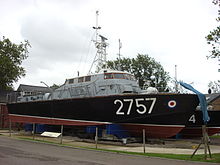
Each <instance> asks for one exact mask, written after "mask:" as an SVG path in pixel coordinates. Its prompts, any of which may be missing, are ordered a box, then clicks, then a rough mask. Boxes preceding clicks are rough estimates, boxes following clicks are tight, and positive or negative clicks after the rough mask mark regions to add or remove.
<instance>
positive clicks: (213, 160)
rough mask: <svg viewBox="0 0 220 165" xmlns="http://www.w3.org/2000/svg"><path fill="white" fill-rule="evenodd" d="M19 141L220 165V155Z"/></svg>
mask: <svg viewBox="0 0 220 165" xmlns="http://www.w3.org/2000/svg"><path fill="white" fill-rule="evenodd" d="M18 139H22V140H30V141H38V142H42V143H49V144H55V145H62V146H68V147H76V148H84V149H91V150H98V151H107V152H114V153H121V154H131V155H142V156H149V157H160V158H168V159H178V160H187V161H198V162H210V163H220V153H217V154H212V158H211V159H210V158H209V155H207V160H205V159H204V155H203V154H198V155H194V156H193V158H191V155H185V154H161V153H145V154H144V153H140V152H126V151H118V150H108V149H99V148H98V149H95V148H91V147H79V146H73V145H71V144H59V143H56V142H51V141H43V140H33V139H32V138H21V137H19V138H18Z"/></svg>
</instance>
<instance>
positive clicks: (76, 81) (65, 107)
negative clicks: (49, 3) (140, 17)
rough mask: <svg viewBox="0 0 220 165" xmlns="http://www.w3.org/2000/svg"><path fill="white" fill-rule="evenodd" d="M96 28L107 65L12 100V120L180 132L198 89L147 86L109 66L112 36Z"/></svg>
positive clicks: (162, 134) (154, 134)
mask: <svg viewBox="0 0 220 165" xmlns="http://www.w3.org/2000/svg"><path fill="white" fill-rule="evenodd" d="M93 28H94V29H95V30H96V39H95V40H94V43H95V47H96V48H97V53H96V57H98V58H97V59H95V60H94V61H98V63H99V65H98V66H104V67H103V68H104V69H99V72H97V73H91V72H90V73H89V74H88V75H85V76H77V77H75V78H69V79H66V81H65V83H64V84H63V85H62V86H61V87H59V88H58V89H56V90H51V92H50V93H45V94H38V95H35V96H25V97H20V98H19V101H18V102H14V103H8V104H7V107H8V111H9V118H10V121H11V122H22V123H40V124H51V125H71V126H99V125H109V124H120V125H121V126H123V128H125V129H126V130H128V131H129V133H131V134H137V133H138V134H140V133H142V130H143V129H144V130H145V133H146V137H151V138H167V137H172V136H174V135H176V134H177V133H178V132H180V131H181V130H182V129H183V128H184V127H185V124H186V122H187V120H188V118H189V116H190V115H192V114H193V112H194V111H195V108H196V107H197V105H198V103H199V100H198V97H197V95H195V94H178V93H168V92H164V93H159V92H157V90H155V89H154V88H153V87H149V88H147V89H146V90H142V89H141V88H140V87H139V85H138V81H137V80H136V79H135V77H134V76H133V75H132V74H130V73H127V72H124V71H120V70H110V69H108V68H107V67H106V55H107V53H106V47H107V46H108V43H107V42H106V41H107V38H105V37H104V36H102V35H99V33H98V30H99V29H100V27H99V26H98V25H96V27H93ZM100 68H102V67H100Z"/></svg>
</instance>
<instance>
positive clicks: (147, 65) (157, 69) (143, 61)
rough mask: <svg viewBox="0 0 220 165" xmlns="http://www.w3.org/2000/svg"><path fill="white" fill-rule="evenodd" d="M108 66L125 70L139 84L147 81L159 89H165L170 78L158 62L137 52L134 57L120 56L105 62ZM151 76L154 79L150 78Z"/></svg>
mask: <svg viewBox="0 0 220 165" xmlns="http://www.w3.org/2000/svg"><path fill="white" fill-rule="evenodd" d="M107 66H108V68H111V69H115V70H122V71H127V72H129V73H131V74H133V75H134V76H135V78H136V79H137V80H139V85H140V86H141V87H143V86H144V83H145V82H149V83H150V84H149V86H156V87H157V88H158V89H159V91H165V89H166V88H167V83H168V81H169V79H170V77H169V75H168V72H166V71H164V69H163V67H162V66H161V64H160V63H158V62H156V61H155V60H154V58H151V57H149V56H148V55H141V54H138V55H137V57H136V58H132V59H130V58H122V59H120V60H119V59H117V60H115V61H108V62H107ZM152 76H154V77H155V79H152Z"/></svg>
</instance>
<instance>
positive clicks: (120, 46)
mask: <svg viewBox="0 0 220 165" xmlns="http://www.w3.org/2000/svg"><path fill="white" fill-rule="evenodd" d="M118 45H119V46H118V62H119V64H118V66H117V68H118V70H121V48H122V43H121V40H120V38H119V39H118Z"/></svg>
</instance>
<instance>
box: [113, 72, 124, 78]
mask: <svg viewBox="0 0 220 165" xmlns="http://www.w3.org/2000/svg"><path fill="white" fill-rule="evenodd" d="M114 78H115V79H124V74H122V73H114Z"/></svg>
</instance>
